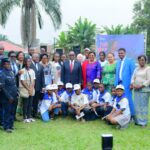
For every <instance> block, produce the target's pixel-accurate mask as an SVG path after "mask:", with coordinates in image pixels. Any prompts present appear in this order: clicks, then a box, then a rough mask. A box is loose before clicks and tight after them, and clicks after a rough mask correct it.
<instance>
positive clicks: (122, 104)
mask: <svg viewBox="0 0 150 150" xmlns="http://www.w3.org/2000/svg"><path fill="white" fill-rule="evenodd" d="M116 104H117V102H116V100H115V102H114V105H113V107H114V108H115V109H116V111H119V110H122V109H125V110H124V111H123V115H130V109H129V103H128V99H127V98H123V99H122V100H121V101H120V102H119V103H118V105H119V107H120V108H117V106H116Z"/></svg>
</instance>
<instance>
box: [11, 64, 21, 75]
mask: <svg viewBox="0 0 150 150" xmlns="http://www.w3.org/2000/svg"><path fill="white" fill-rule="evenodd" d="M11 69H12V71H13V72H14V71H15V75H17V74H18V71H19V70H18V67H17V64H16V63H12V62H11ZM14 69H15V70H14Z"/></svg>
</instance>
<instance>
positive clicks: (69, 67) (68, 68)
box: [61, 51, 82, 84]
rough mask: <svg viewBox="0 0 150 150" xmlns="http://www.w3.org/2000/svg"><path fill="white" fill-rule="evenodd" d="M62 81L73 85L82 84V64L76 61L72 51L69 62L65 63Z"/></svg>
mask: <svg viewBox="0 0 150 150" xmlns="http://www.w3.org/2000/svg"><path fill="white" fill-rule="evenodd" d="M61 81H62V82H63V83H64V84H66V83H68V82H69V83H72V84H81V82H82V68H81V63H80V62H78V61H77V60H75V53H74V52H73V51H70V53H69V60H67V61H65V62H64V64H63V66H62V71H61Z"/></svg>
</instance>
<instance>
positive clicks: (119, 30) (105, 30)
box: [101, 24, 123, 34]
mask: <svg viewBox="0 0 150 150" xmlns="http://www.w3.org/2000/svg"><path fill="white" fill-rule="evenodd" d="M102 28H103V29H102V31H101V32H102V33H107V34H122V31H123V25H120V24H119V25H117V26H116V27H114V26H113V25H112V26H111V27H108V26H102Z"/></svg>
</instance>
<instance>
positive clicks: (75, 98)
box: [71, 93, 89, 106]
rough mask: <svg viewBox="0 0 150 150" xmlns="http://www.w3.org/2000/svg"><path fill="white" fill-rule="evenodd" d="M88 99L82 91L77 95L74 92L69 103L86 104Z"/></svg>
mask: <svg viewBox="0 0 150 150" xmlns="http://www.w3.org/2000/svg"><path fill="white" fill-rule="evenodd" d="M88 103H89V102H88V99H87V96H86V95H85V94H83V93H81V94H80V95H77V94H76V93H74V94H73V95H72V98H71V104H76V105H78V106H83V105H86V104H88Z"/></svg>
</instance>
